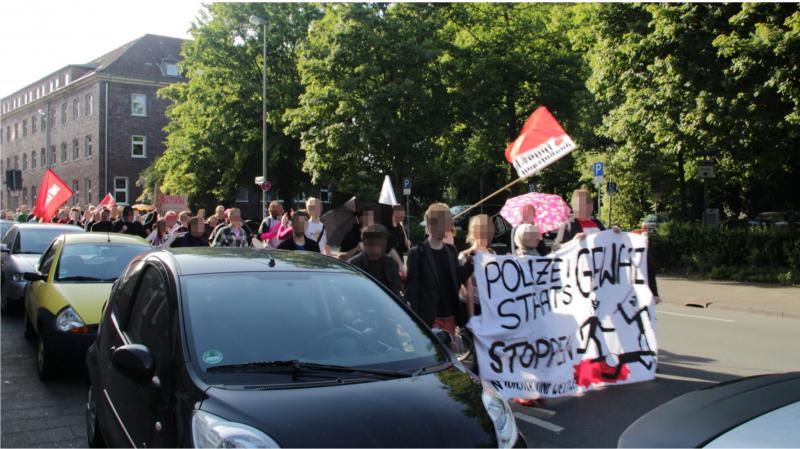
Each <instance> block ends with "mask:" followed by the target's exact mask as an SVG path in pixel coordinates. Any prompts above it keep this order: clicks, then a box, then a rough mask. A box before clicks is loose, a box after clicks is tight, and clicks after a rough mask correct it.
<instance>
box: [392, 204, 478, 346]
mask: <svg viewBox="0 0 800 449" xmlns="http://www.w3.org/2000/svg"><path fill="white" fill-rule="evenodd" d="M452 226H453V215H452V214H451V213H450V208H449V207H448V206H447V205H446V204H443V203H434V204H431V205H430V207H428V210H427V211H425V227H426V229H427V231H428V239H427V240H425V241H424V242H422V243H421V244H419V245H417V246H415V247H413V248H411V251H409V253H408V263H407V269H406V276H407V278H406V300H407V301H408V302H409V304H410V305H411V308H412V309H413V310H414V311H415V312H416V313H417V315H419V317H420V318H422V320H423V321H425V323H426V324H427V325H428V326H430V327H438V328H441V329H445V330H446V331H447V332H449V333H450V335H451V337H453V338H455V331H456V326H457V325H458V326H464V325H465V324H466V315H465V314H464V312H463V311H462V309H461V308H460V307H459V301H458V290H459V285H460V284H461V283H462V282H463V281H464V280H466V276H464V275H463V274H462V273H464V271H463V270H459V266H458V255H457V251H456V248H455V247H454V246H452V245H448V244H445V243H444V241H443V240H444V238H445V234H446V233H447V230H448V229H450V228H452Z"/></svg>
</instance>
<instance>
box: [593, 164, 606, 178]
mask: <svg viewBox="0 0 800 449" xmlns="http://www.w3.org/2000/svg"><path fill="white" fill-rule="evenodd" d="M593 168H594V176H595V177H598V176H605V175H606V174H605V170H604V166H603V161H600V162H595V163H594V166H593Z"/></svg>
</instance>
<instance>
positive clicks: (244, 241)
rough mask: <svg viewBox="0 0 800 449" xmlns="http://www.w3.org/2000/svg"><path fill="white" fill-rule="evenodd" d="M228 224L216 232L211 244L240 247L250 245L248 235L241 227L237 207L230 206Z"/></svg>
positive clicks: (240, 217)
mask: <svg viewBox="0 0 800 449" xmlns="http://www.w3.org/2000/svg"><path fill="white" fill-rule="evenodd" d="M228 219H229V220H230V224H229V225H227V226H224V227H223V228H221V229H220V230H219V232H217V237H216V238H215V239H214V244H213V245H212V246H221V247H233V248H242V247H248V246H250V235H248V233H247V229H245V228H243V227H242V213H241V212H240V211H239V209H237V208H235V207H234V208H231V210H230V212H229V213H228Z"/></svg>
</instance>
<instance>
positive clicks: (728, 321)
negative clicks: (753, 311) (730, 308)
mask: <svg viewBox="0 0 800 449" xmlns="http://www.w3.org/2000/svg"><path fill="white" fill-rule="evenodd" d="M656 313H657V314H659V313H663V314H665V315H675V316H685V317H689V318H697V319H699V320H712V321H724V322H726V323H735V322H736V321H735V320H726V319H725V318H712V317H708V316H697V315H688V314H686V313H675V312H665V311H663V310H659V311H657V312H656Z"/></svg>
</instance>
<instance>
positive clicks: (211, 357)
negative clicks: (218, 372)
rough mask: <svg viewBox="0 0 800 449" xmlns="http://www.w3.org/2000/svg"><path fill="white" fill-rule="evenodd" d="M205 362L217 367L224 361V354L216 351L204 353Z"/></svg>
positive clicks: (210, 350)
mask: <svg viewBox="0 0 800 449" xmlns="http://www.w3.org/2000/svg"><path fill="white" fill-rule="evenodd" d="M203 361H204V362H206V363H207V364H209V365H216V364H217V363H219V362H221V361H222V353H221V352H219V351H217V350H216V349H209V350H208V351H206V352H204V353H203Z"/></svg>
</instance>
